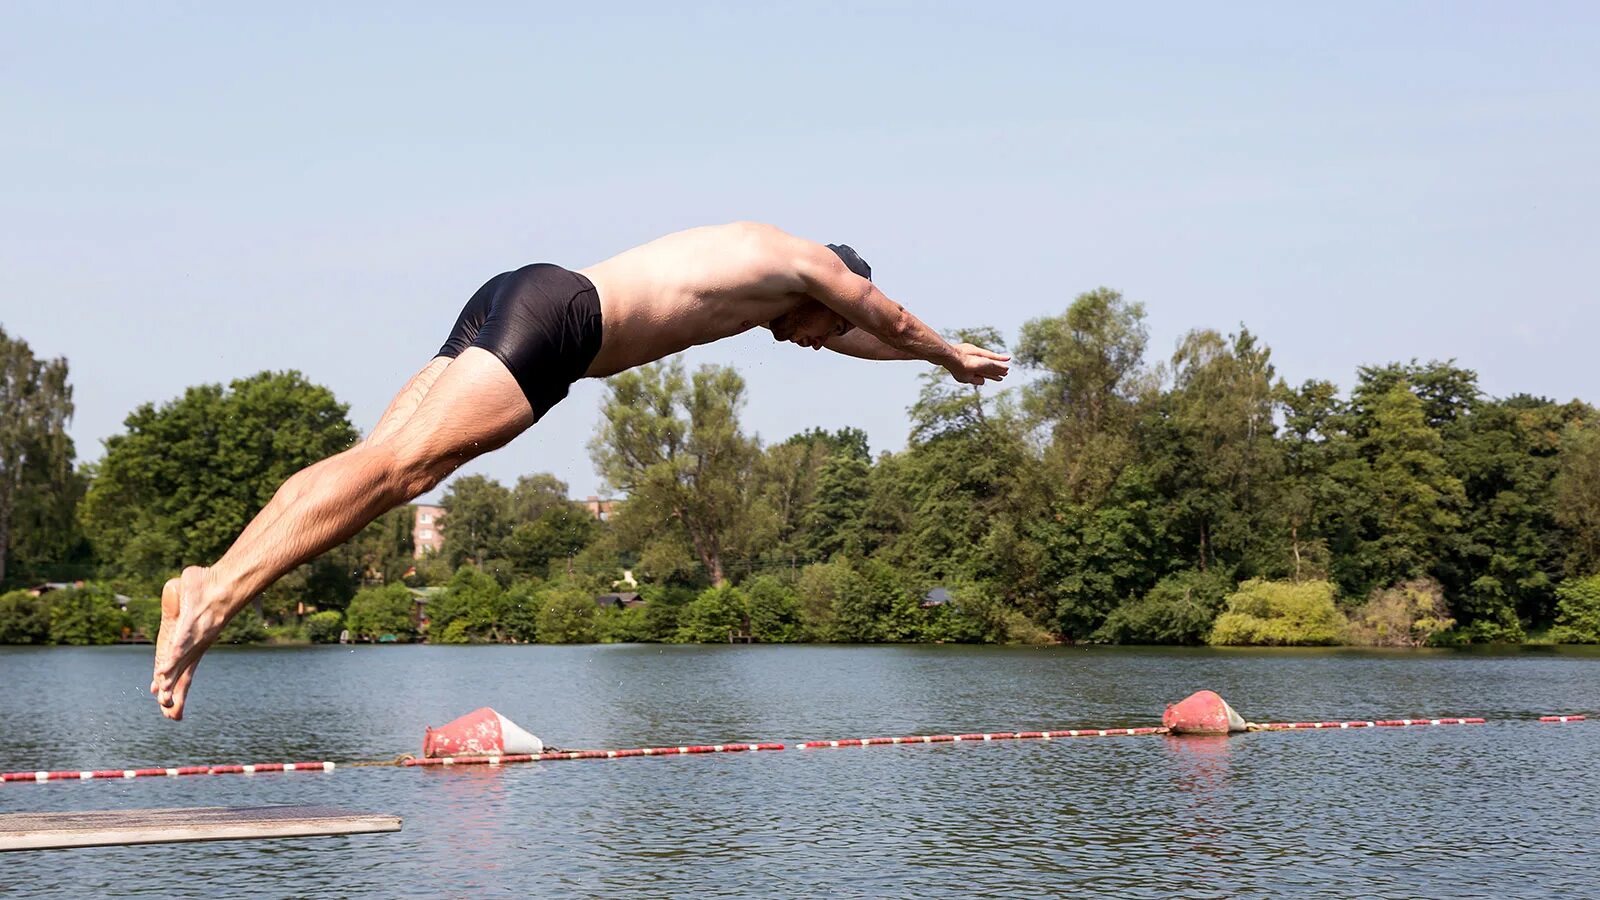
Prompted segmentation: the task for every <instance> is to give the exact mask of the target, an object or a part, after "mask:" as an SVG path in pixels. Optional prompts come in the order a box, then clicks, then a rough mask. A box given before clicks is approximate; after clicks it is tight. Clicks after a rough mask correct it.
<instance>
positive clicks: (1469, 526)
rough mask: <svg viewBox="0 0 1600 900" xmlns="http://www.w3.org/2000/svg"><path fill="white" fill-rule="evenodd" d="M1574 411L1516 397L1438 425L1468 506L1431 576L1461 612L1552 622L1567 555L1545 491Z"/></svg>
mask: <svg viewBox="0 0 1600 900" xmlns="http://www.w3.org/2000/svg"><path fill="white" fill-rule="evenodd" d="M1580 412H1581V410H1580V409H1579V408H1578V407H1577V406H1574V405H1570V404H1569V405H1567V406H1560V405H1557V404H1555V403H1552V402H1550V401H1548V400H1541V399H1539V398H1535V397H1528V396H1517V397H1511V398H1508V399H1506V400H1484V401H1479V402H1477V403H1476V404H1475V406H1474V407H1473V409H1472V411H1471V413H1470V414H1468V415H1464V416H1461V417H1459V418H1457V419H1456V420H1454V421H1452V422H1450V423H1448V424H1446V425H1445V426H1444V431H1443V437H1444V451H1443V452H1444V457H1445V460H1446V462H1447V464H1448V465H1449V470H1450V473H1451V474H1452V475H1454V476H1455V477H1456V478H1457V479H1459V480H1460V481H1461V483H1462V487H1463V491H1464V494H1465V497H1466V504H1465V506H1464V507H1463V508H1462V510H1461V524H1460V526H1459V527H1457V528H1456V529H1455V530H1454V531H1453V532H1452V533H1450V534H1447V535H1444V536H1443V538H1444V539H1443V540H1442V541H1441V546H1442V548H1443V552H1442V557H1441V560H1440V562H1439V564H1438V565H1437V566H1436V571H1437V573H1438V576H1439V579H1440V581H1441V582H1442V583H1443V586H1444V591H1445V595H1446V596H1448V597H1452V598H1455V599H1456V601H1457V605H1458V607H1459V608H1460V609H1461V610H1463V611H1464V612H1465V613H1466V614H1468V615H1471V616H1474V617H1477V618H1482V617H1483V616H1485V615H1486V614H1488V615H1491V616H1494V615H1496V614H1498V616H1499V617H1502V618H1508V617H1509V616H1512V615H1515V616H1520V617H1522V618H1525V619H1528V620H1529V621H1537V622H1549V621H1550V618H1551V616H1552V615H1553V605H1554V603H1555V592H1554V587H1555V582H1556V581H1557V580H1559V579H1560V577H1561V571H1562V563H1563V561H1564V560H1563V556H1564V554H1565V550H1566V547H1565V544H1566V542H1565V540H1564V535H1563V534H1562V531H1561V528H1560V526H1559V525H1558V524H1557V521H1556V509H1555V492H1554V490H1553V486H1552V483H1553V482H1554V480H1555V479H1556V471H1557V467H1558V459H1557V454H1558V451H1559V446H1560V434H1561V430H1562V427H1563V425H1565V424H1566V422H1567V421H1569V420H1571V419H1572V418H1573V417H1574V416H1575V415H1577V414H1579V413H1580Z"/></svg>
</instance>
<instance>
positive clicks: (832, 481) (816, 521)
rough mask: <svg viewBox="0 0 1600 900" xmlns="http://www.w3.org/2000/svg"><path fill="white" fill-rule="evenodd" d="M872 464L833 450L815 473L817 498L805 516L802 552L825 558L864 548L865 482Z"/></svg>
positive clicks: (860, 551) (808, 556) (855, 551)
mask: <svg viewBox="0 0 1600 900" xmlns="http://www.w3.org/2000/svg"><path fill="white" fill-rule="evenodd" d="M871 474H872V467H871V465H869V464H868V462H867V461H866V460H865V459H862V458H861V457H859V456H856V455H855V454H849V453H836V454H833V455H831V456H829V457H828V461H827V462H826V463H823V465H822V470H821V471H820V472H819V473H818V475H817V487H816V498H815V499H814V500H813V501H812V502H811V504H810V505H809V506H808V507H807V509H806V512H805V519H804V528H805V544H804V548H805V553H806V556H807V558H809V559H819V560H820V559H827V558H829V557H831V556H833V555H834V554H835V553H849V554H852V555H859V554H861V553H863V552H864V551H865V550H866V547H867V535H866V533H865V529H866V513H867V493H868V489H867V481H868V478H869V477H870V476H871Z"/></svg>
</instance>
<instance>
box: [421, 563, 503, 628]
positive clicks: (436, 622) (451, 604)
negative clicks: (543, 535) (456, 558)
mask: <svg viewBox="0 0 1600 900" xmlns="http://www.w3.org/2000/svg"><path fill="white" fill-rule="evenodd" d="M446 540H448V538H446ZM504 600H505V591H504V589H502V588H501V587H500V583H499V582H498V581H496V580H495V579H494V576H492V575H490V574H489V573H487V572H484V571H482V570H481V569H477V568H474V567H472V566H470V565H464V566H462V567H461V568H459V569H457V570H456V574H455V576H454V577H452V578H451V579H450V583H449V584H448V585H446V586H445V589H444V590H443V591H440V592H439V593H437V594H434V595H433V596H432V597H430V598H429V600H428V635H429V638H430V639H431V640H433V641H435V642H437V643H451V644H456V643H460V644H464V643H469V642H480V641H489V642H498V641H501V640H504V639H505V637H506V634H505V632H504V624H503V619H504V613H505V612H506V609H505V603H504Z"/></svg>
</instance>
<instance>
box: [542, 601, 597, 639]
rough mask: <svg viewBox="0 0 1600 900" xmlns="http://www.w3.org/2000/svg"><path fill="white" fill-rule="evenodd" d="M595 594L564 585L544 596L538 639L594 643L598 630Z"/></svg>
mask: <svg viewBox="0 0 1600 900" xmlns="http://www.w3.org/2000/svg"><path fill="white" fill-rule="evenodd" d="M596 612H597V609H596V607H595V602H594V597H592V596H590V595H589V593H588V592H586V591H583V590H579V589H578V588H575V587H562V588H557V589H555V590H551V591H548V592H546V593H545V595H544V605H543V606H541V607H540V609H539V621H538V632H539V641H540V642H541V643H545V644H591V643H594V641H595V639H596V637H597V634H596V631H595V616H596Z"/></svg>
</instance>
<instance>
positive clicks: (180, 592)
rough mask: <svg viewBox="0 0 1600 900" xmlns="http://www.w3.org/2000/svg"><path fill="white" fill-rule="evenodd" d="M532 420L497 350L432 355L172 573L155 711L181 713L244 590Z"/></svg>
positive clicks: (245, 598) (165, 597) (164, 604)
mask: <svg viewBox="0 0 1600 900" xmlns="http://www.w3.org/2000/svg"><path fill="white" fill-rule="evenodd" d="M532 424H533V410H532V409H531V408H530V407H529V405H528V400H527V398H526V397H525V396H524V395H523V393H522V389H521V388H520V387H519V386H518V385H517V382H516V379H514V378H512V377H511V373H510V372H509V371H507V370H506V367H505V365H504V364H503V363H501V362H500V360H499V359H498V358H496V357H495V356H494V355H493V354H491V353H489V352H487V351H485V350H481V349H478V348H475V347H473V348H468V349H467V350H466V351H464V352H463V353H462V354H461V355H460V356H459V357H457V358H456V359H455V360H454V361H453V362H447V363H444V364H442V365H441V361H440V360H438V359H436V360H434V361H433V363H430V364H429V366H428V368H425V369H423V370H422V372H419V373H418V374H417V376H416V377H414V378H413V379H412V381H411V382H410V383H409V384H407V386H406V388H405V389H404V390H402V391H401V393H400V395H399V396H397V397H396V398H395V400H394V402H393V403H391V404H390V407H389V410H388V411H387V412H385V413H384V416H383V419H381V420H380V421H379V423H378V426H377V427H376V428H374V429H373V432H372V434H371V436H369V437H368V438H367V440H365V441H363V442H362V443H360V444H357V445H356V446H354V447H351V448H350V449H349V450H346V451H344V452H343V453H339V454H337V455H335V456H331V457H329V458H327V459H325V460H323V461H322V462H319V463H317V464H315V465H313V466H310V467H308V468H306V469H303V470H301V471H300V472H297V473H296V474H295V475H293V476H291V477H290V478H289V480H288V481H285V482H284V483H283V486H282V487H280V488H278V492H277V493H276V494H275V495H274V496H273V498H272V501H271V502H270V503H268V504H267V505H266V506H265V507H264V508H263V509H262V510H261V512H260V513H258V514H257V515H256V517H255V519H254V520H252V521H251V522H250V524H249V525H248V526H247V527H246V528H245V530H244V531H243V532H242V533H241V534H240V535H239V537H238V538H237V539H236V540H235V541H234V543H233V546H232V547H230V548H229V549H228V552H227V553H226V554H224V555H223V557H222V558H221V559H220V560H218V561H217V562H216V564H215V565H213V566H211V567H210V568H209V569H208V568H201V567H199V566H191V567H190V568H187V569H185V570H184V571H183V574H182V575H181V576H179V577H178V578H174V579H172V580H171V581H168V582H167V584H166V587H165V589H163V591H162V594H161V634H160V638H159V639H158V641H157V645H156V664H155V678H154V680H153V681H152V682H151V685H150V690H151V692H152V693H154V694H156V697H157V699H158V700H159V701H160V703H161V706H162V713H163V714H164V715H166V716H167V718H169V719H178V718H182V716H183V704H184V699H185V697H186V696H187V695H188V689H189V682H190V680H191V679H192V678H193V677H194V667H195V664H196V663H198V662H199V660H200V656H201V654H203V653H205V651H206V648H208V647H210V646H211V644H212V642H213V641H215V640H216V638H217V635H218V633H220V632H221V631H222V627H223V625H225V624H227V621H228V620H229V619H230V618H232V617H233V615H234V614H235V613H237V612H238V611H239V610H240V609H241V608H243V607H244V605H245V604H246V603H248V602H249V600H250V598H251V597H254V596H255V595H256V594H258V593H260V592H261V591H263V590H265V589H266V588H267V586H268V585H271V584H272V583H273V582H274V581H277V580H278V579H279V578H281V577H282V576H283V575H284V574H285V573H287V572H288V571H289V570H291V569H293V568H294V567H295V566H298V565H300V564H301V563H303V562H306V561H307V560H310V559H313V558H315V557H316V556H318V555H320V554H322V553H324V552H326V551H328V550H330V549H332V548H333V547H335V546H338V545H339V544H340V543H342V542H343V541H345V540H348V539H349V538H350V537H351V536H352V535H354V534H355V533H356V532H358V531H360V530H361V529H362V528H364V527H365V526H366V525H367V524H368V523H369V522H371V521H372V520H373V519H376V518H377V517H378V516H380V515H383V514H384V513H385V512H388V511H389V510H391V509H393V508H395V507H396V506H399V505H400V504H402V503H405V502H406V501H408V500H410V499H412V498H414V497H416V496H417V495H419V494H422V493H425V492H426V491H429V490H431V489H432V488H433V487H434V486H435V485H437V484H438V483H439V482H440V481H442V480H443V479H444V478H445V476H447V475H449V474H450V473H451V472H453V471H455V470H456V469H457V468H458V467H460V466H461V464H462V463H465V462H466V461H467V460H470V459H472V458H473V457H475V456H478V455H480V454H483V453H487V452H489V451H490V450H494V449H496V448H499V447H502V446H504V445H505V444H506V443H508V442H510V440H511V439H512V438H514V437H516V436H517V435H519V434H521V433H522V432H523V431H526V430H527V428H528V426H530V425H532Z"/></svg>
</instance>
